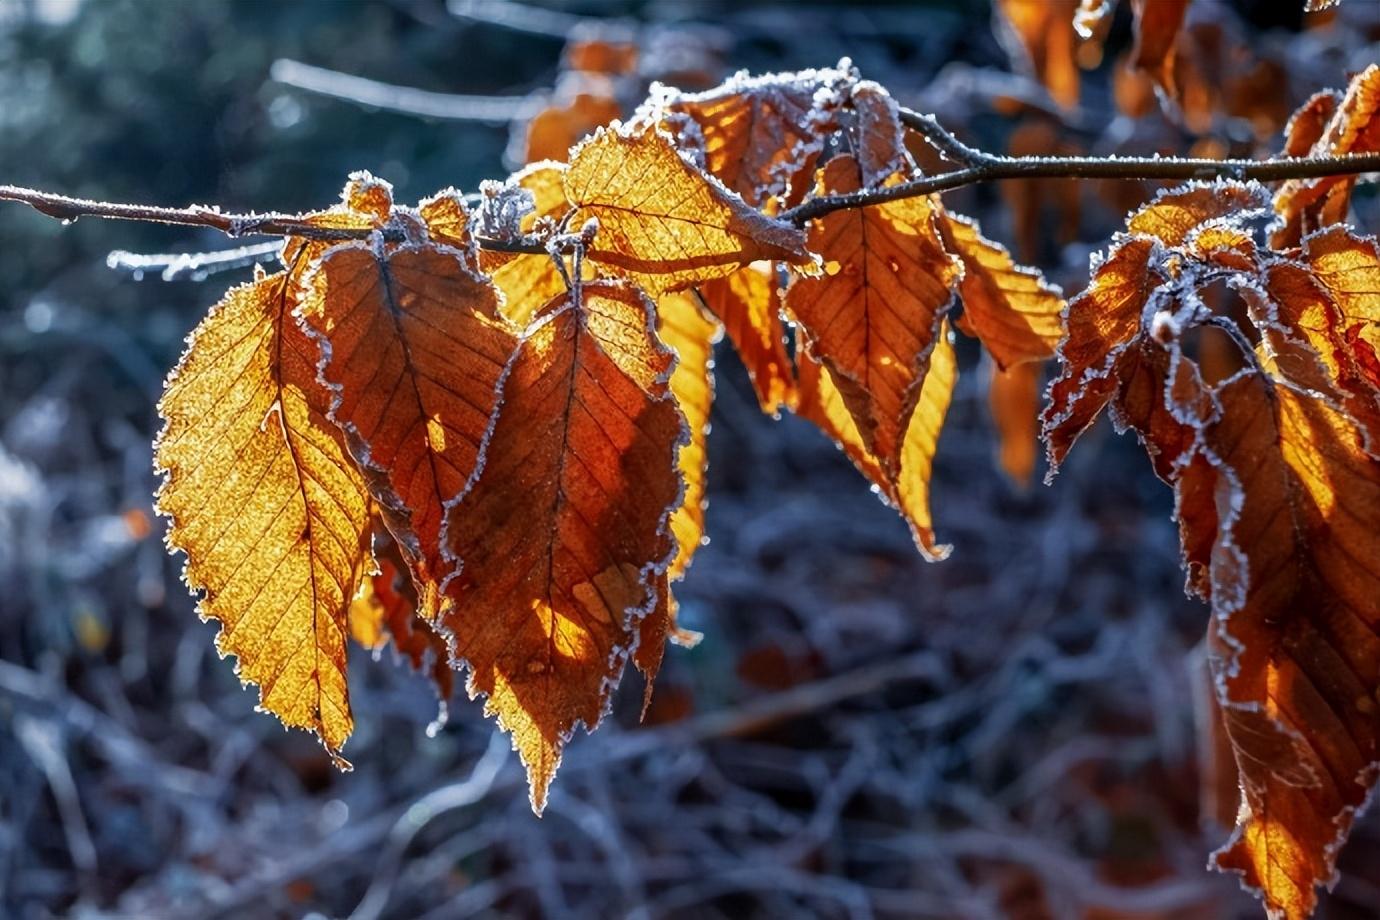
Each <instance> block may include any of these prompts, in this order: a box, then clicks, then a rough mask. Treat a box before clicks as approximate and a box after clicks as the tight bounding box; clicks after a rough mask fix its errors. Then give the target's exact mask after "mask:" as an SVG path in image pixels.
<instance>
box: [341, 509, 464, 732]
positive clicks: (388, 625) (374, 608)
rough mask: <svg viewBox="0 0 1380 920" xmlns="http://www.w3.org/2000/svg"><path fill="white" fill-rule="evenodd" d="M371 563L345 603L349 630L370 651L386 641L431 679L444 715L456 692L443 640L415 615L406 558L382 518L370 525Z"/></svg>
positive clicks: (415, 600) (375, 649) (415, 609)
mask: <svg viewBox="0 0 1380 920" xmlns="http://www.w3.org/2000/svg"><path fill="white" fill-rule="evenodd" d="M374 564H375V568H376V571H375V572H373V573H371V574H370V575H368V576H367V577H366V578H365V579H364V582H363V584H362V585H361V586H360V590H359V593H358V594H356V596H355V599H354V601H353V602H352V603H351V604H350V625H351V634H352V635H353V637H354V638H355V641H357V642H359V644H360V645H362V646H364V647H365V648H367V649H371V650H373V651H378V650H380V649H382V648H383V647H384V646H386V645H388V644H389V643H390V642H391V643H392V644H393V647H394V648H395V649H397V651H398V654H400V655H402V656H403V657H404V658H406V659H407V661H408V663H410V664H411V665H412V669H413V670H414V671H417V672H418V673H420V674H425V675H426V676H427V677H428V678H429V679H430V680H431V684H432V687H433V688H434V689H435V690H436V696H437V699H439V700H440V701H441V704H442V709H441V714H442V718H443V719H444V717H445V713H446V709H445V704H446V702H447V701H448V700H449V699H450V698H451V695H452V694H453V693H454V692H455V671H454V669H452V668H451V666H450V653H449V652H448V650H447V647H446V640H445V637H444V636H442V635H441V634H440V633H438V632H437V631H436V629H435V627H434V626H432V624H430V623H428V622H427V621H426V620H424V619H422V617H421V616H420V615H419V613H418V610H417V591H416V588H415V587H414V586H413V584H412V579H411V577H410V576H409V575H408V567H407V562H406V560H404V559H403V557H402V554H401V553H400V552H399V551H398V545H397V542H396V541H394V540H393V538H392V537H391V536H389V535H388V532H387V531H386V530H385V529H384V526H383V522H382V521H376V522H375V526H374ZM359 627H363V629H360V628H359Z"/></svg>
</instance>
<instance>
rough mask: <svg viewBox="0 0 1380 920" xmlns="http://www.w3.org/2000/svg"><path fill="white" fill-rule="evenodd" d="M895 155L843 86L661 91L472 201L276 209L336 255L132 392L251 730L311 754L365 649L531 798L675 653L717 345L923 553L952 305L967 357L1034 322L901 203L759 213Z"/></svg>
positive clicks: (935, 208)
mask: <svg viewBox="0 0 1380 920" xmlns="http://www.w3.org/2000/svg"><path fill="white" fill-rule="evenodd" d="M904 134H905V132H904V129H903V128H902V125H901V122H900V120H899V118H898V109H897V107H896V105H895V103H894V102H893V101H892V100H891V98H890V97H889V96H888V95H887V93H886V92H885V90H883V89H882V88H881V87H880V86H878V85H876V84H875V83H870V82H867V81H863V80H860V79H858V77H857V75H856V74H855V73H854V72H852V71H851V70H849V69H847V68H844V69H833V70H823V71H811V72H805V73H801V74H791V75H784V76H769V77H764V78H758V79H746V78H738V79H735V80H734V81H731V82H730V83H728V84H726V85H724V86H722V87H720V88H718V89H714V90H711V91H709V92H706V93H703V94H699V95H684V94H679V93H675V92H671V91H662V92H660V93H658V94H657V95H655V96H654V97H653V98H652V99H651V100H650V101H649V102H648V103H647V104H646V105H645V106H644V107H643V109H642V110H641V111H640V112H639V113H638V114H637V116H636V117H634V118H633V119H632V120H630V121H629V123H628V124H626V125H617V124H616V125H614V126H612V127H609V128H604V129H600V130H599V131H598V132H596V133H595V134H594V135H593V136H592V137H591V138H589V139H588V140H586V141H584V142H582V143H581V144H579V145H578V146H576V147H575V148H573V149H572V150H571V151H570V156H569V162H568V163H561V162H555V161H543V162H539V163H537V164H534V165H532V166H530V167H528V168H526V169H524V170H522V171H521V172H519V173H518V174H516V175H515V176H513V177H512V178H510V179H509V180H508V181H507V182H504V183H487V184H485V185H484V187H483V188H482V189H481V194H480V196H479V200H478V202H477V204H475V205H474V206H473V207H471V206H469V205H468V204H467V203H466V201H465V200H464V199H463V198H462V197H461V196H460V195H458V194H457V193H455V192H454V191H453V190H447V191H445V192H442V193H440V194H438V195H437V196H435V197H433V198H430V199H428V200H426V201H424V202H422V203H421V204H420V205H419V206H418V207H417V208H415V209H413V208H406V207H401V206H398V205H396V204H395V203H394V202H393V200H392V196H391V191H390V189H389V188H388V186H387V185H386V184H385V183H382V182H380V181H378V180H375V179H373V178H372V177H369V176H366V175H357V176H354V177H352V179H351V181H350V184H349V185H348V186H347V188H346V190H345V192H344V195H343V201H342V203H341V204H340V205H338V206H337V207H335V208H333V209H331V210H329V211H325V212H322V213H319V214H315V215H309V216H307V217H306V218H305V221H306V223H307V224H309V225H316V226H321V227H335V228H342V227H343V228H355V229H363V230H368V231H371V232H370V234H369V235H368V237H367V238H364V239H357V240H348V241H344V242H339V241H336V242H328V241H317V240H310V239H298V238H290V239H289V240H288V241H287V242H286V244H285V246H284V248H283V252H282V256H281V261H282V264H283V269H282V270H281V271H279V272H276V273H273V274H262V273H261V276H260V277H257V278H256V279H255V280H254V281H252V282H251V283H249V284H247V285H244V286H242V287H238V288H235V289H233V290H232V291H231V292H230V293H229V294H228V295H227V296H226V298H225V300H224V301H223V302H222V303H221V304H220V305H219V306H217V307H216V308H215V309H214V310H213V311H212V312H211V314H210V315H209V316H208V317H207V319H206V320H205V321H204V322H203V323H202V325H201V326H200V327H199V328H198V329H197V330H196V332H195V333H194V334H193V335H192V337H191V344H190V347H189V348H188V350H187V353H186V355H185V356H184V358H183V360H182V362H181V364H180V366H179V367H178V369H177V370H176V371H175V372H174V374H173V375H172V377H171V378H170V380H169V382H168V388H167V392H166V394H165V396H164V398H163V400H162V403H161V411H162V413H163V415H164V416H165V417H166V419H167V427H166V429H165V431H164V433H163V435H162V437H161V439H160V441H159V444H158V449H157V460H158V464H159V466H160V468H161V469H163V470H164V471H165V474H166V483H165V485H164V487H163V488H162V490H161V492H160V494H159V499H158V506H159V509H160V510H161V511H162V512H163V513H165V514H166V515H168V516H169V517H170V518H171V519H172V523H171V526H170V528H169V542H170V544H171V545H172V546H174V547H176V548H178V549H181V550H183V551H185V552H186V554H187V557H188V564H187V580H188V582H189V584H190V585H191V586H192V587H194V588H196V589H198V590H201V591H204V592H205V597H204V599H203V601H202V611H203V613H204V614H205V615H207V616H211V617H215V618H216V619H219V620H220V621H221V622H222V623H223V624H224V628H223V629H222V632H221V634H220V637H219V640H218V641H219V646H220V649H221V651H222V652H224V653H227V654H233V655H235V656H236V657H237V658H238V659H239V669H240V670H239V673H240V676H241V677H242V678H243V679H244V680H246V681H250V682H253V683H256V684H258V685H259V687H260V693H261V701H262V705H263V707H264V708H265V709H268V710H271V711H273V712H275V713H277V714H278V715H279V716H280V717H281V718H282V719H283V720H284V721H285V722H286V723H287V724H289V725H295V726H301V727H305V728H309V729H312V730H314V731H315V732H317V734H319V735H320V737H321V739H322V741H323V743H324V744H325V746H326V748H327V749H328V750H329V751H331V752H332V754H333V756H336V757H338V756H339V754H338V752H339V750H340V748H341V747H342V745H343V744H344V743H345V740H346V739H347V738H348V736H349V734H350V730H351V716H350V708H349V694H348V687H347V683H346V669H345V659H346V642H347V638H348V636H349V635H351V634H352V635H353V636H354V637H355V638H356V639H357V640H359V641H360V642H362V643H363V644H365V645H366V646H369V647H378V646H379V644H380V643H382V642H384V641H386V640H387V639H388V638H390V637H391V639H392V640H393V641H394V642H395V643H396V644H398V646H399V647H400V648H402V649H403V650H404V651H406V652H407V654H408V655H409V656H410V657H411V658H412V660H413V661H414V663H416V664H417V665H418V666H419V667H429V668H431V669H432V671H433V673H435V674H437V675H438V676H441V675H447V676H443V677H442V680H443V681H444V680H449V677H448V674H449V669H450V666H451V665H452V664H453V665H454V666H455V667H457V668H461V667H464V668H468V670H469V683H468V689H469V691H470V693H471V695H478V694H483V695H484V696H486V697H487V699H488V702H487V709H488V711H489V712H490V713H491V714H493V715H494V716H496V717H497V718H498V720H499V722H500V724H501V725H502V726H503V727H504V728H505V729H507V730H509V731H511V732H512V733H513V735H514V743H515V745H516V747H517V749H518V750H519V752H520V753H521V755H522V758H523V761H524V763H525V764H526V765H527V768H528V770H529V774H530V777H531V781H532V797H533V803H534V806H535V807H537V808H538V809H540V808H541V806H542V804H543V803H544V801H545V797H546V790H547V786H548V784H549V782H550V780H551V777H552V775H553V774H554V772H555V769H556V765H557V763H558V761H559V759H560V751H561V748H562V746H563V745H564V744H565V742H566V740H567V739H568V737H569V736H570V733H571V732H572V730H573V729H574V728H575V726H576V725H578V724H584V725H586V726H589V727H591V728H592V727H593V726H595V725H597V724H598V722H599V721H600V718H601V717H602V715H603V713H604V712H605V710H606V709H607V707H608V705H609V698H610V694H611V692H612V689H613V688H614V687H615V686H616V685H617V683H618V681H619V678H620V675H621V673H622V671H623V669H624V667H625V663H626V661H627V660H628V659H629V658H631V659H632V661H633V663H634V664H635V665H636V666H637V667H638V668H640V669H641V670H642V671H643V672H644V673H645V674H646V675H647V678H648V692H650V686H651V679H652V678H653V677H654V676H655V674H656V671H657V668H658V666H659V664H660V660H661V656H662V653H663V649H664V647H665V644H666V642H667V640H668V639H672V640H677V641H680V642H682V643H689V642H692V641H693V639H694V637H693V636H692V635H691V634H689V633H687V632H685V631H683V630H681V629H679V627H678V626H677V624H676V616H675V603H674V600H673V599H672V596H671V593H670V590H669V582H670V581H673V580H675V579H677V578H680V577H681V576H682V575H683V574H684V572H685V570H686V568H687V567H688V565H689V564H690V561H691V558H692V556H693V553H694V551H695V549H696V547H698V545H699V544H700V543H701V541H702V540H703V537H704V514H703V506H704V475H705V443H704V441H705V435H706V431H707V428H708V418H709V411H710V404H711V401H712V399H713V381H712V368H713V361H712V353H713V346H714V343H715V342H716V341H718V339H719V338H720V337H721V335H722V334H723V333H724V332H725V331H726V332H727V337H728V340H729V341H730V342H732V343H733V345H734V346H735V347H736V348H737V349H738V352H739V355H740V357H741V358H742V360H743V363H744V364H745V366H746V367H747V368H748V369H749V371H750V373H751V375H752V378H753V383H754V386H755V389H756V391H757V393H758V396H759V399H760V402H761V405H762V408H763V410H764V411H765V412H767V413H769V414H772V415H775V414H778V413H779V412H780V411H781V410H782V409H789V410H792V411H795V412H797V413H799V414H800V415H801V416H803V417H805V418H808V419H811V420H813V421H815V422H816V423H817V424H819V425H820V427H822V428H823V429H824V430H825V431H827V432H828V433H829V434H830V435H831V436H832V437H833V438H835V440H837V441H838V442H839V443H840V444H841V445H842V446H843V447H844V448H845V450H847V452H848V455H849V456H850V457H851V458H852V459H853V461H854V462H855V463H856V464H857V465H858V467H859V468H860V469H861V470H862V471H863V472H864V473H865V474H866V475H867V476H868V477H869V478H870V479H871V480H872V481H873V483H874V484H875V486H876V487H877V489H878V490H879V492H880V494H881V495H882V496H883V497H884V498H886V499H887V500H888V501H889V502H891V503H892V504H894V505H895V506H896V507H897V508H899V509H900V510H901V511H902V513H903V514H904V515H905V517H906V519H907V520H908V521H909V522H910V525H911V527H912V529H913V531H914V533H915V537H916V541H917V543H918V544H919V545H920V547H921V549H922V551H923V552H925V553H926V555H928V556H930V557H931V558H939V557H941V556H942V555H943V554H944V553H945V552H946V548H945V547H943V546H941V545H940V544H939V543H938V542H937V541H936V539H935V537H934V531H933V527H932V524H931V520H930V512H929V497H928V482H929V471H930V467H931V463H932V460H933V456H934V451H935V446H936V441H937V437H938V434H939V429H940V427H941V425H942V423H943V419H944V414H945V411H946V409H947V406H948V402H949V398H950V395H951V393H952V390H953V386H954V381H955V379H956V362H955V360H954V353H953V345H952V343H951V341H950V335H949V319H948V313H949V309H950V305H951V303H952V302H953V298H954V294H955V293H960V294H961V296H962V298H963V301H964V304H965V310H964V314H963V316H962V317H961V318H960V319H959V320H958V323H957V325H958V326H959V328H961V329H963V330H964V331H966V332H969V333H971V334H973V335H975V336H977V337H978V338H979V339H980V340H982V341H983V342H984V343H985V344H986V346H987V348H988V349H989V350H990V351H991V353H992V355H993V356H994V357H995V359H996V361H997V362H998V363H999V364H1000V365H1002V366H1003V367H1007V366H1013V365H1016V364H1020V363H1022V362H1027V361H1033V360H1038V359H1043V358H1047V357H1049V356H1051V355H1052V354H1053V350H1054V345H1055V344H1056V342H1057V341H1058V338H1059V334H1060V333H1059V330H1060V323H1059V315H1060V312H1061V311H1062V310H1063V307H1064V303H1063V300H1062V298H1061V297H1060V296H1059V295H1058V293H1057V292H1056V291H1055V290H1053V289H1052V288H1050V287H1049V286H1047V285H1045V284H1044V283H1043V282H1042V281H1041V279H1040V278H1039V276H1038V275H1037V274H1035V273H1034V272H1032V271H1030V270H1028V269H1022V268H1019V267H1017V266H1016V265H1015V264H1014V263H1013V262H1012V260H1011V259H1010V257H1009V256H1008V255H1007V254H1006V253H1005V251H1004V250H1002V249H1001V248H1000V247H999V246H997V245H996V244H994V243H991V242H989V241H988V240H986V239H985V238H983V236H982V235H981V233H980V231H979V229H978V228H977V226H976V225H975V224H974V223H972V222H971V221H968V220H966V219H965V218H962V217H960V216H958V215H952V214H949V213H947V212H946V211H945V210H944V208H943V206H942V205H941V204H940V203H939V201H938V200H937V199H931V198H909V199H901V200H897V201H892V202H887V203H883V204H878V205H876V206H872V207H867V208H860V209H846V210H838V211H834V212H833V213H830V214H827V215H826V216H824V217H823V218H821V219H819V220H817V221H814V222H812V223H811V225H810V226H809V228H808V231H802V230H801V229H798V228H797V227H795V226H794V225H792V224H790V223H788V222H785V221H782V220H780V219H778V218H776V217H773V216H772V215H773V214H776V213H779V212H780V211H781V209H782V208H784V207H788V206H790V205H793V204H796V203H799V202H800V201H803V200H808V199H812V198H814V197H817V196H821V195H835V194H846V193H849V192H854V191H858V190H862V189H877V188H883V187H886V186H887V185H889V184H892V183H896V182H899V181H901V179H902V178H903V177H905V176H907V175H908V174H909V173H910V172H911V170H912V168H913V167H912V164H911V161H910V158H909V155H908V154H907V152H906V148H905V136H904ZM572 228H577V229H574V230H572ZM504 243H509V244H512V243H517V244H520V245H516V246H513V245H509V246H504V245H503V244H504ZM481 244H483V245H481ZM505 249H508V250H512V249H517V250H526V251H517V252H514V251H504V250H505ZM533 250H535V251H533ZM787 279H788V280H789V283H787V284H786V286H785V288H784V291H783V290H782V281H783V280H787ZM783 311H784V313H783ZM784 317H789V319H790V321H792V322H793V323H794V324H795V328H796V330H797V331H796V345H795V347H794V349H791V348H790V347H788V346H789V344H790V343H789V342H788V339H787V331H788V328H787V321H786V319H785V318H784ZM792 350H793V351H794V352H795V353H794V356H793V355H792V354H791V351H792ZM404 575H405V576H406V577H403V576H404ZM361 586H362V590H361ZM445 689H446V688H445V686H444V684H443V685H442V691H443V695H444V691H445Z"/></svg>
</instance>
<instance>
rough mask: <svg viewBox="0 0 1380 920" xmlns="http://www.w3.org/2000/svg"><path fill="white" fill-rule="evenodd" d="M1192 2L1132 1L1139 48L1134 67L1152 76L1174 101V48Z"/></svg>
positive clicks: (1186, 0)
mask: <svg viewBox="0 0 1380 920" xmlns="http://www.w3.org/2000/svg"><path fill="white" fill-rule="evenodd" d="M1188 4H1189V0H1131V10H1132V11H1133V12H1134V13H1135V16H1136V47H1135V50H1133V51H1132V52H1131V64H1132V66H1133V67H1135V68H1136V69H1137V70H1140V71H1142V72H1143V73H1145V74H1148V75H1149V76H1150V78H1151V79H1153V80H1154V81H1155V82H1156V83H1157V84H1159V87H1160V88H1161V89H1162V90H1163V91H1164V92H1165V93H1166V94H1167V95H1168V96H1170V97H1171V98H1173V96H1174V94H1175V91H1176V89H1175V84H1174V47H1175V44H1176V43H1177V42H1178V38H1179V29H1180V28H1181V27H1182V26H1183V22H1184V14H1185V13H1186V12H1188Z"/></svg>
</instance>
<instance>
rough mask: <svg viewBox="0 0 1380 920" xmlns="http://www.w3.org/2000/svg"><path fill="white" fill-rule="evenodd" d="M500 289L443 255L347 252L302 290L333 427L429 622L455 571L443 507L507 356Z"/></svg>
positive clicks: (331, 255)
mask: <svg viewBox="0 0 1380 920" xmlns="http://www.w3.org/2000/svg"><path fill="white" fill-rule="evenodd" d="M498 303H499V295H498V291H497V290H496V289H495V288H494V286H493V285H492V284H490V283H489V282H488V281H487V280H486V279H485V278H483V277H482V276H480V275H479V274H477V273H476V272H475V271H474V270H473V269H472V268H471V267H470V265H469V264H468V263H467V260H466V258H465V257H464V254H463V253H461V252H460V251H458V250H455V249H451V248H449V247H443V246H435V245H412V244H404V245H401V246H396V247H385V246H384V245H383V244H381V243H378V244H372V245H371V244H368V243H347V244H342V245H339V246H336V247H334V248H332V249H331V250H329V251H328V252H327V253H326V254H325V256H324V257H323V258H322V260H321V263H320V265H319V267H318V268H317V269H316V270H315V271H314V272H313V274H312V275H311V276H310V278H308V279H307V282H306V290H305V292H304V297H303V301H302V304H301V306H300V308H299V309H300V313H301V317H302V320H303V323H304V325H305V328H306V329H307V332H308V334H309V335H311V336H312V337H313V338H315V339H316V340H317V341H319V342H320V343H321V344H322V350H323V354H322V365H321V376H322V379H323V380H324V381H325V382H326V383H327V385H328V386H330V388H331V390H332V391H333V404H332V408H331V413H330V415H331V418H332V419H333V420H334V421H335V422H336V423H337V424H339V425H340V426H341V428H342V429H343V430H344V431H345V433H346V443H347V446H348V447H349V449H350V453H351V455H353V456H354V458H355V460H356V462H357V463H358V464H359V465H360V467H361V469H362V470H364V471H365V474H366V480H367V482H368V485H369V491H370V493H371V494H372V495H373V496H374V499H375V501H377V502H378V504H379V507H380V511H381V513H382V515H383V517H384V520H385V521H386V523H387V524H388V528H389V530H391V531H392V532H393V535H394V537H395V538H396V539H397V540H398V542H399V546H400V548H401V550H402V552H403V555H404V556H405V557H406V558H407V560H408V564H409V566H410V568H411V571H412V576H413V579H414V581H415V582H416V585H417V590H418V592H419V595H420V597H421V601H420V603H421V610H422V615H423V616H425V617H427V618H428V619H430V618H431V617H432V616H433V615H434V612H435V609H436V604H437V603H438V591H439V587H440V583H441V581H442V580H443V579H444V578H445V577H446V576H447V575H448V574H449V572H450V571H451V569H452V568H453V563H452V562H451V560H450V559H447V558H445V556H444V555H443V553H442V550H441V522H442V519H443V516H444V513H445V508H446V506H447V504H448V503H450V502H451V501H453V500H454V499H455V498H456V496H458V495H459V494H460V492H461V491H462V490H463V489H464V488H465V486H466V484H467V482H468V481H469V479H470V477H471V475H472V474H473V473H474V472H475V471H476V470H477V468H478V465H479V461H480V458H481V453H482V448H483V443H484V439H485V437H486V433H487V431H488V429H489V424H490V422H489V419H490V416H491V414H492V413H493V411H494V408H495V406H496V405H497V402H498V397H497V392H498V384H499V380H500V377H501V374H502V373H503V368H504V366H505V365H506V363H507V361H508V358H509V356H510V355H511V354H512V352H513V349H514V347H515V346H516V334H515V332H514V331H513V329H512V326H511V324H510V323H509V322H508V321H507V320H506V319H504V318H503V317H502V316H501V315H500V314H499V312H498Z"/></svg>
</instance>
